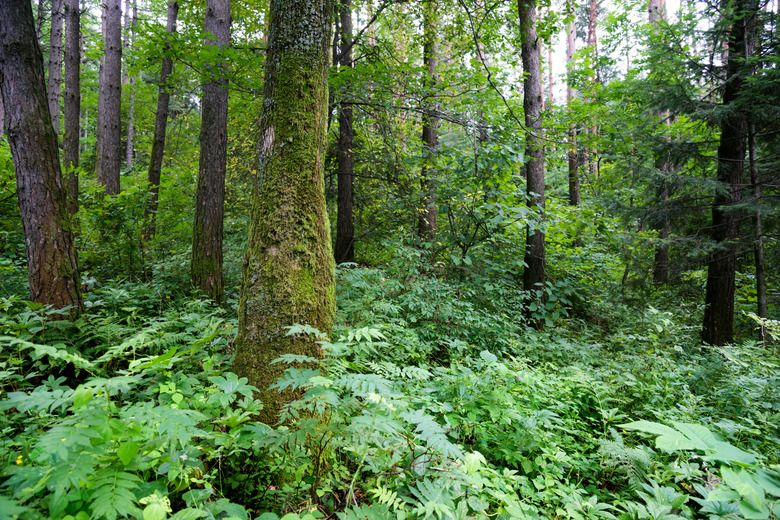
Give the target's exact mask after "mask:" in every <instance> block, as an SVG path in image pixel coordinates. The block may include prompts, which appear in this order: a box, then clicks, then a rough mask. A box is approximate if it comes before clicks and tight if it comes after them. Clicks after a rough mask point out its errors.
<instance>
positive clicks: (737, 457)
mask: <svg viewBox="0 0 780 520" xmlns="http://www.w3.org/2000/svg"><path fill="white" fill-rule="evenodd" d="M702 459H704V460H720V461H723V462H737V463H739V464H747V465H752V464H755V463H756V456H755V455H753V454H752V453H748V452H746V451H742V450H741V449H739V448H737V447H736V446H733V445H731V444H729V443H728V442H724V441H717V442H716V443H715V452H714V453H709V454H707V455H705V456H703V457H702Z"/></svg>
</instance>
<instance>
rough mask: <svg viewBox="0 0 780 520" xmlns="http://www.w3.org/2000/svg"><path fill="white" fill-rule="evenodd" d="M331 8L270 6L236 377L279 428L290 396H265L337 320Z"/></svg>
mask: <svg viewBox="0 0 780 520" xmlns="http://www.w3.org/2000/svg"><path fill="white" fill-rule="evenodd" d="M331 8H332V7H331V4H330V2H329V1H324V0H317V1H314V2H311V1H308V0H307V1H301V0H295V1H289V0H288V1H281V0H274V1H273V2H272V4H271V28H270V37H269V52H268V57H267V62H266V75H265V82H266V83H265V92H264V96H263V98H264V99H263V101H264V104H263V106H264V110H263V115H262V118H261V132H260V135H261V143H260V158H259V164H258V173H257V178H256V181H257V182H256V189H255V191H254V193H253V198H252V222H251V227H250V232H249V243H248V245H247V250H246V253H245V257H244V264H243V283H242V289H241V301H240V306H239V333H238V338H237V341H236V359H235V367H234V368H235V371H236V373H238V374H239V375H241V376H244V377H247V378H249V381H250V382H251V383H252V384H254V385H256V386H257V387H258V388H260V390H261V393H262V399H263V402H264V404H265V411H264V414H263V416H262V417H261V419H262V420H263V421H265V422H269V423H270V422H274V421H275V420H276V418H277V416H278V412H279V410H280V408H281V406H282V405H283V404H284V402H285V401H287V400H288V399H289V398H290V396H289V395H282V394H279V393H278V392H276V391H269V390H267V388H268V387H269V385H271V384H272V383H274V382H275V381H276V379H277V378H278V377H279V376H280V375H281V373H282V371H283V369H284V366H283V365H281V364H274V365H272V364H271V361H273V360H274V359H276V358H277V357H279V356H280V355H282V354H285V353H295V354H302V355H307V356H312V357H318V356H319V346H318V345H317V343H316V341H315V338H312V337H292V336H287V335H286V332H287V330H286V327H288V326H290V325H294V324H296V323H301V324H308V325H311V326H313V327H316V328H318V329H319V330H321V331H324V332H329V331H330V328H331V326H332V324H333V317H334V314H335V277H334V265H335V264H334V260H333V252H332V249H331V239H330V227H329V224H328V217H327V212H326V207H325V192H324V179H323V158H324V152H323V138H324V134H325V122H326V117H325V109H326V104H327V99H328V91H327V79H326V78H327V76H326V73H327V65H328V63H327V42H328V38H329V35H328V33H329V29H330V13H331Z"/></svg>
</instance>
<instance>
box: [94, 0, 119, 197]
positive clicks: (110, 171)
mask: <svg viewBox="0 0 780 520" xmlns="http://www.w3.org/2000/svg"><path fill="white" fill-rule="evenodd" d="M103 39H104V42H105V43H104V52H105V55H104V56H103V58H101V60H100V78H99V86H98V117H97V119H98V121H97V142H96V147H97V157H96V159H95V160H96V167H95V170H96V172H97V177H98V180H99V181H100V182H101V183H102V184H103V185H104V186H105V188H106V194H108V195H116V194H117V193H119V190H120V187H119V170H120V165H121V157H122V139H121V138H122V130H121V126H120V123H121V119H122V5H121V2H120V0H103Z"/></svg>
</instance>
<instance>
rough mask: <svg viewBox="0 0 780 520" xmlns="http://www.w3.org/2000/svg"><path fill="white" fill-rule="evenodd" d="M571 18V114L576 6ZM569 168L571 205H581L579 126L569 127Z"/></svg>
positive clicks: (568, 57)
mask: <svg viewBox="0 0 780 520" xmlns="http://www.w3.org/2000/svg"><path fill="white" fill-rule="evenodd" d="M568 16H570V17H571V20H570V21H569V23H568V25H567V26H566V66H567V71H566V104H567V106H568V109H569V113H570V114H571V102H572V99H574V52H575V51H576V38H577V27H576V25H575V24H576V22H575V19H574V5H573V4H572V6H571V11H570V12H569V13H568ZM567 156H568V157H567V159H568V161H567V162H568V166H569V205H570V206H578V205H579V204H580V172H579V165H578V164H577V125H576V124H574V123H572V124H571V125H569V151H568V153H567Z"/></svg>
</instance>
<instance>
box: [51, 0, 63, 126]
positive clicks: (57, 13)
mask: <svg viewBox="0 0 780 520" xmlns="http://www.w3.org/2000/svg"><path fill="white" fill-rule="evenodd" d="M47 91H48V94H49V113H50V114H51V123H52V125H53V126H54V133H55V134H59V133H60V96H61V95H62V0H52V2H51V46H50V47H49V80H48V89H47Z"/></svg>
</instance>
